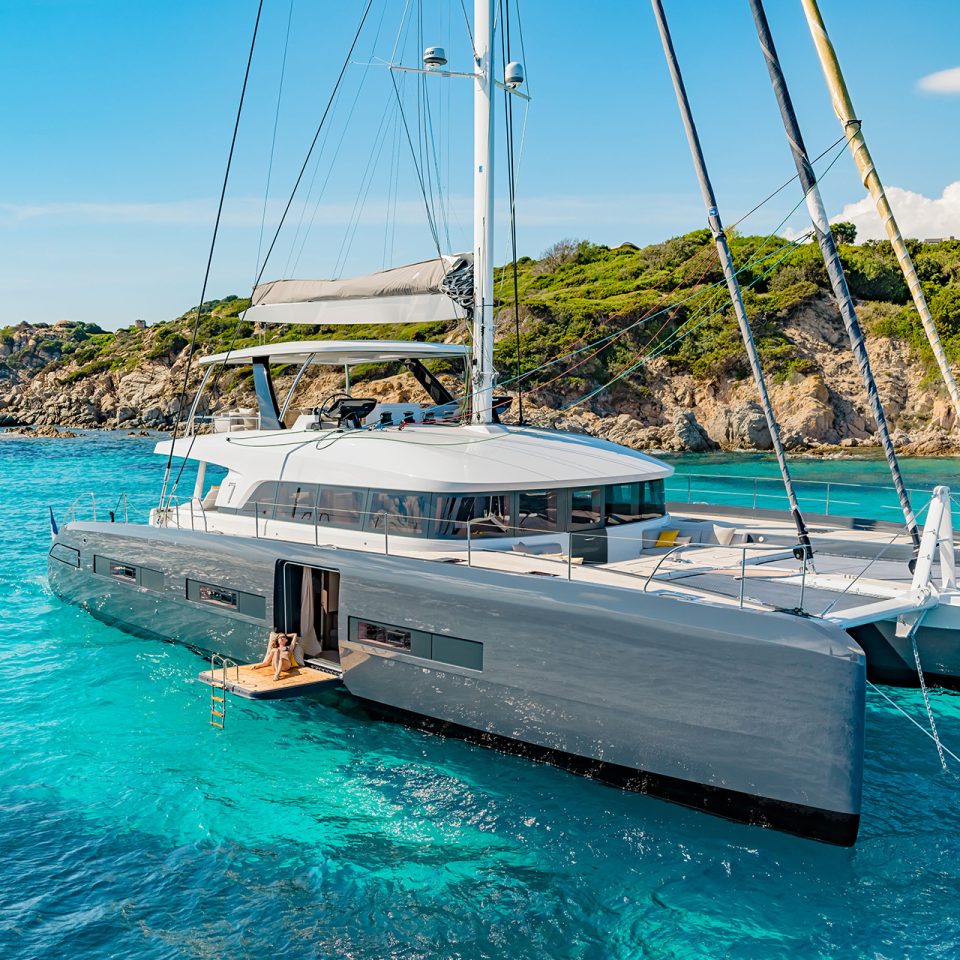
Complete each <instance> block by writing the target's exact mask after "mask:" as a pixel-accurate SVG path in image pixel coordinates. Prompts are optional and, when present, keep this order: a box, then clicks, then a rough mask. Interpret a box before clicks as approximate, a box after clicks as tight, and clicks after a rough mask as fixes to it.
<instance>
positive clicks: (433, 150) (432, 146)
mask: <svg viewBox="0 0 960 960" xmlns="http://www.w3.org/2000/svg"><path fill="white" fill-rule="evenodd" d="M425 103H426V112H425V115H426V120H427V126H426V131H425V135H429V138H430V143H429V151H428V152H429V154H430V157H431V158H432V159H433V167H434V172H435V174H436V178H437V203H438V204H439V207H440V218H441V220H442V221H443V232H444V238H445V239H446V241H447V250H448V251H450V250H452V249H453V247H452V245H451V243H450V219H449V215H448V213H447V205H446V203H445V201H444V196H443V187H442V183H443V179H442V177H441V174H440V161H439V159H438V157H437V140H436V136H435V135H434V132H433V109H432V108H431V106H430V95H429V93H426V97H425ZM434 215H436V214H434Z"/></svg>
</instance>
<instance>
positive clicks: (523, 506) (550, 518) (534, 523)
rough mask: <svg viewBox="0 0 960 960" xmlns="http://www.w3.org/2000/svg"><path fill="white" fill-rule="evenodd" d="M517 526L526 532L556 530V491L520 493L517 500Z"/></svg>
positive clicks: (524, 491)
mask: <svg viewBox="0 0 960 960" xmlns="http://www.w3.org/2000/svg"><path fill="white" fill-rule="evenodd" d="M517 526H518V527H519V528H520V529H521V530H527V531H529V530H556V529H557V491H556V490H523V491H521V492H520V494H519V495H518V498H517Z"/></svg>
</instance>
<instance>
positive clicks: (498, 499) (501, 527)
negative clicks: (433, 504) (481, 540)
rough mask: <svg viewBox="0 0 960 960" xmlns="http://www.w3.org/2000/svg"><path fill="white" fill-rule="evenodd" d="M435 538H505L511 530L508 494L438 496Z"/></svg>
mask: <svg viewBox="0 0 960 960" xmlns="http://www.w3.org/2000/svg"><path fill="white" fill-rule="evenodd" d="M436 517H437V530H436V536H438V537H466V536H467V524H468V523H469V524H470V536H471V537H508V536H510V535H511V531H510V495H509V494H494V495H485V494H467V495H465V496H454V495H449V494H443V495H441V496H438V497H437V509H436Z"/></svg>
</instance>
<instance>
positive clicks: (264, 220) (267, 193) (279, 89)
mask: <svg viewBox="0 0 960 960" xmlns="http://www.w3.org/2000/svg"><path fill="white" fill-rule="evenodd" d="M292 23H293V0H290V7H289V9H288V10H287V33H286V37H285V38H284V41H283V60H282V61H281V62H280V84H279V86H278V87H277V109H276V111H275V112H274V115H273V136H272V137H271V139H270V162H269V164H268V165H267V185H266V187H265V188H264V191H263V212H262V213H261V215H260V235H259V236H258V238H257V260H256V263H255V265H254V270H253V275H254V276H256V275H257V271H258V270H259V269H260V254H261V253H262V252H263V231H264V229H265V228H266V224H267V201H268V199H269V197H270V181H271V179H272V177H273V160H274V156H275V155H276V149H277V127H278V125H279V123H280V101H281V100H282V98H283V80H284V76H285V75H286V72H287V51H288V50H289V48H290V25H291V24H292Z"/></svg>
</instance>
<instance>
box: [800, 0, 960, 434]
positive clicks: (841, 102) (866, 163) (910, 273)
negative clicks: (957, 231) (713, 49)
mask: <svg viewBox="0 0 960 960" xmlns="http://www.w3.org/2000/svg"><path fill="white" fill-rule="evenodd" d="M800 2H801V3H802V4H803V12H804V13H805V14H806V15H807V24H808V25H809V27H810V33H811V35H812V36H813V44H814V46H815V47H816V48H817V55H818V56H819V57H820V66H821V67H823V75H824V77H825V78H826V81H827V87H828V88H829V90H830V99H831V100H832V101H833V110H834V112H835V113H836V115H837V118H838V119H839V120H840V123H841V125H842V126H843V132H844V134H845V135H846V138H847V144H848V146H849V147H850V152H851V153H852V154H853V159H854V162H855V163H856V165H857V169H858V170H859V171H860V179H861V180H862V181H863V185H864V186H865V187H866V188H867V191H868V192H869V194H870V196H871V197H872V198H873V202H874V204H875V205H876V207H877V213H878V214H880V219H881V220H882V221H883V226H884V229H885V230H886V231H887V237H889V239H890V245H891V246H892V247H893V252H894V253H895V254H896V255H897V261H898V262H899V263H900V269H901V270H902V271H903V276H904V279H905V280H906V281H907V286H908V287H909V288H910V293H911V295H912V296H913V302H914V304H915V305H916V308H917V313H919V314H920V322H921V323H922V324H923V330H924V332H925V333H926V335H927V340H928V341H929V342H930V349H931V350H933V355H934V357H936V359H937V366H939V367H940V373H941V375H942V376H943V382H944V383H945V384H946V386H947V392H948V393H949V394H950V399H951V400H952V401H953V408H954V410H955V411H956V413H957V422H958V423H960V389H958V387H957V381H956V380H955V379H954V376H953V371H952V370H951V369H950V361H949V360H948V359H947V355H946V353H944V351H943V345H942V344H941V343H940V337H939V336H938V335H937V327H936V324H935V323H934V322H933V317H932V316H931V315H930V308H929V307H928V306H927V298H926V297H925V296H924V293H923V287H921V286H920V280H919V278H918V277H917V271H916V270H915V269H914V266H913V259H912V258H911V256H910V251H909V250H907V245H906V243H904V241H903V235H902V234H901V233H900V227H899V226H898V225H897V221H896V218H895V217H894V215H893V210H892V209H891V207H890V203H889V201H888V200H887V194H886V192H885V191H884V189H883V184H882V183H881V182H880V176H879V174H878V173H877V169H876V167H875V166H874V165H873V158H872V157H871V156H870V151H869V150H868V149H867V142H866V140H865V139H864V137H863V131H862V129H861V126H860V121H859V120H858V119H857V118H856V117H857V114H856V111H855V110H854V109H853V101H852V100H851V99H850V92H849V91H848V90H847V84H846V82H845V81H844V79H843V73H842V72H841V70H840V61H839V60H838V59H837V52H836V50H834V48H833V44H832V43H831V42H830V37H829V36H827V28H826V26H824V23H823V17H822V16H821V14H820V9H819V7H818V6H817V0H800Z"/></svg>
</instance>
